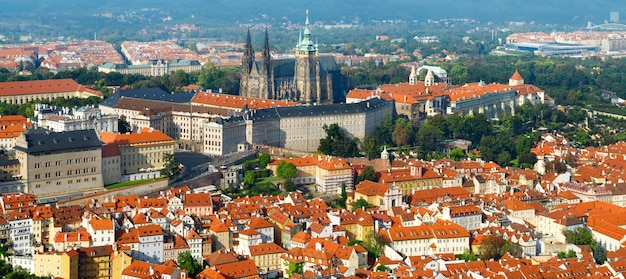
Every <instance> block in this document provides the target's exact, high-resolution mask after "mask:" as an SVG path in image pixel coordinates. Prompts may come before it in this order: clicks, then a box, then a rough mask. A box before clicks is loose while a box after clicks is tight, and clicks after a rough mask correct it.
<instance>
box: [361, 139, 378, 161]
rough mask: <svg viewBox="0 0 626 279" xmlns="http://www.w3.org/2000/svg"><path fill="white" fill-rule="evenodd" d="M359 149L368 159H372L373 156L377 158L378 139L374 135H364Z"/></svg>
mask: <svg viewBox="0 0 626 279" xmlns="http://www.w3.org/2000/svg"><path fill="white" fill-rule="evenodd" d="M361 150H362V151H363V153H364V154H365V157H366V158H367V159H368V160H372V159H374V158H378V156H380V151H381V150H380V144H379V143H378V139H377V138H376V137H374V136H366V137H365V138H364V139H363V146H362V147H361Z"/></svg>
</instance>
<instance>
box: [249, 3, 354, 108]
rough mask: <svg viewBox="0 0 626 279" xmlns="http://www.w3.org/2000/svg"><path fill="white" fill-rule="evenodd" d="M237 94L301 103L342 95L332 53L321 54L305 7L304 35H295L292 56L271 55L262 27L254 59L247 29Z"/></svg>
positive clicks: (338, 98)
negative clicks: (261, 39) (260, 44)
mask: <svg viewBox="0 0 626 279" xmlns="http://www.w3.org/2000/svg"><path fill="white" fill-rule="evenodd" d="M239 95H240V96H243V97H253V98H263V99H275V100H290V101H296V102H300V103H303V104H330V103H333V102H339V101H341V100H342V99H343V97H344V96H343V94H342V89H341V77H340V72H339V69H338V68H337V64H336V63H335V59H334V58H333V57H332V56H325V55H321V56H320V55H319V53H318V47H317V44H315V43H313V40H311V30H310V29H309V13H308V11H307V16H306V22H305V28H304V35H303V36H302V35H301V36H300V38H299V39H298V44H297V45H296V56H295V58H285V59H272V58H271V57H270V49H269V39H268V34H267V31H265V43H264V46H263V50H262V55H261V59H260V61H257V59H255V56H254V50H253V49H252V42H251V40H250V30H248V36H247V39H246V47H245V50H244V54H243V56H242V66H241V81H240V89H239Z"/></svg>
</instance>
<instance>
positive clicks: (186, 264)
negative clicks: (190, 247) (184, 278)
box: [178, 251, 202, 277]
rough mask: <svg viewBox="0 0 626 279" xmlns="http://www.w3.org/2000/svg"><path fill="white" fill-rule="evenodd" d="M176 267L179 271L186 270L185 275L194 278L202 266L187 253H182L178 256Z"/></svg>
mask: <svg viewBox="0 0 626 279" xmlns="http://www.w3.org/2000/svg"><path fill="white" fill-rule="evenodd" d="M178 266H179V267H180V269H185V270H187V273H188V274H189V276H191V277H194V276H196V274H198V273H200V271H202V266H201V265H200V263H198V261H197V260H196V259H194V258H193V257H192V256H191V253H190V252H189V251H185V252H182V253H180V254H179V255H178Z"/></svg>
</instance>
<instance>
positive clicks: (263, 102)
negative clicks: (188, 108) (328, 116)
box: [191, 92, 298, 110]
mask: <svg viewBox="0 0 626 279" xmlns="http://www.w3.org/2000/svg"><path fill="white" fill-rule="evenodd" d="M191 103H192V104H198V105H205V106H212V107H225V108H234V109H240V110H241V109H243V108H244V105H246V104H247V106H248V108H249V109H263V108H272V107H293V106H297V105H298V103H297V102H290V101H279V100H269V99H260V98H249V97H241V96H234V95H228V94H220V93H208V92H200V93H198V94H196V95H195V96H194V97H193V98H192V99H191Z"/></svg>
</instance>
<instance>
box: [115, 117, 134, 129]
mask: <svg viewBox="0 0 626 279" xmlns="http://www.w3.org/2000/svg"><path fill="white" fill-rule="evenodd" d="M117 130H118V131H119V132H120V133H127V132H130V131H131V127H130V123H128V121H126V115H121V116H120V118H119V119H117Z"/></svg>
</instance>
